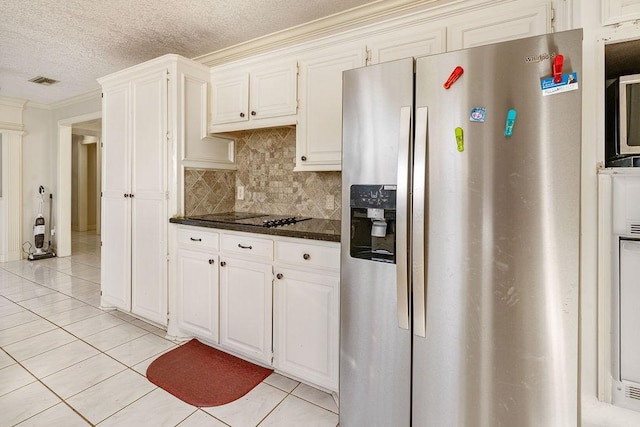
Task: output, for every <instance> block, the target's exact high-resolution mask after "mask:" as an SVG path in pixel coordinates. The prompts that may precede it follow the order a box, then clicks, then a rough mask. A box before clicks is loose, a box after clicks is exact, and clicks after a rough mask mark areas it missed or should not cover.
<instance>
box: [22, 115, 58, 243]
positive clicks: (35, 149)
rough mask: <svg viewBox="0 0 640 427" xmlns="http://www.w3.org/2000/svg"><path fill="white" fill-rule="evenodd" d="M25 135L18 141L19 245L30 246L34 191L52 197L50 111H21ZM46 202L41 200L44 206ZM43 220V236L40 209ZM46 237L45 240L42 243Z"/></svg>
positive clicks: (33, 213)
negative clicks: (20, 240)
mask: <svg viewBox="0 0 640 427" xmlns="http://www.w3.org/2000/svg"><path fill="white" fill-rule="evenodd" d="M23 117H24V129H25V135H24V136H23V139H22V141H23V142H22V236H23V239H22V241H23V242H31V244H32V245H33V244H34V242H33V222H34V220H35V217H36V215H37V213H38V187H39V186H40V185H43V186H44V187H45V191H46V192H47V194H48V193H49V192H53V197H54V198H55V197H56V194H55V187H56V182H55V179H54V175H53V174H52V170H53V168H54V167H55V165H54V164H52V163H51V155H52V152H53V151H54V139H53V137H52V134H51V111H50V110H49V109H46V108H33V107H30V106H29V104H27V107H26V108H25V110H24V116H23ZM46 202H48V200H45V203H46ZM43 210H44V213H45V217H46V218H47V232H48V230H49V226H50V223H49V221H48V213H47V212H48V210H47V209H46V205H45V206H43ZM47 241H48V236H45V242H47Z"/></svg>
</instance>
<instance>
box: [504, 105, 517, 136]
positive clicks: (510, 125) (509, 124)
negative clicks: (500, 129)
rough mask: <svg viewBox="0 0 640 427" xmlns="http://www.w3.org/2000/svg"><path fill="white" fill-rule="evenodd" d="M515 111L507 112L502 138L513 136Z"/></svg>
mask: <svg viewBox="0 0 640 427" xmlns="http://www.w3.org/2000/svg"><path fill="white" fill-rule="evenodd" d="M517 114H518V113H517V112H516V110H509V112H508V113H507V124H506V126H505V128H504V136H511V135H512V134H513V125H514V123H515V122H516V115H517Z"/></svg>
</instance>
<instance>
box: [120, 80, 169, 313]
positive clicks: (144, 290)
mask: <svg viewBox="0 0 640 427" xmlns="http://www.w3.org/2000/svg"><path fill="white" fill-rule="evenodd" d="M166 76H167V72H166V70H162V71H158V72H155V73H153V74H150V75H148V76H147V77H143V78H139V79H136V80H134V81H132V83H131V87H132V96H131V115H132V147H131V152H132V166H131V174H132V182H131V194H132V196H130V199H129V200H130V203H131V288H132V298H131V304H132V305H131V311H132V312H133V313H135V314H138V315H140V316H142V317H144V318H145V319H148V320H151V321H153V322H156V323H159V324H161V325H166V324H167V228H168V221H167V218H168V215H167V196H168V194H167V192H166V189H167V77H166Z"/></svg>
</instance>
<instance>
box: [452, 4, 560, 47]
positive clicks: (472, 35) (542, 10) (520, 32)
mask: <svg viewBox="0 0 640 427" xmlns="http://www.w3.org/2000/svg"><path fill="white" fill-rule="evenodd" d="M473 18H474V19H473V20H469V18H459V19H464V21H461V22H455V23H454V22H451V25H450V26H449V28H448V31H447V50H457V49H464V48H469V47H475V46H481V45H486V44H490V43H498V42H502V41H507V40H514V39H519V38H524V37H529V36H536V35H540V34H545V33H548V32H550V31H551V18H550V6H549V4H548V2H540V3H539V4H538V5H537V6H534V7H530V8H522V5H513V6H511V5H506V6H495V7H488V8H486V9H483V10H479V11H477V13H475V14H474V17H473Z"/></svg>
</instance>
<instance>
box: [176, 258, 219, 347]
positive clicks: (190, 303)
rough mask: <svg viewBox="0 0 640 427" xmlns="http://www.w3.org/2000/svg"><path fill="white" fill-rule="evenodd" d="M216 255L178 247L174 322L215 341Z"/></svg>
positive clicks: (186, 329) (216, 333)
mask: <svg viewBox="0 0 640 427" xmlns="http://www.w3.org/2000/svg"><path fill="white" fill-rule="evenodd" d="M218 265H219V261H218V255H216V254H212V253H206V252H196V251H192V250H188V249H181V250H180V255H179V256H178V271H179V276H178V298H179V301H180V311H179V312H178V324H179V326H180V328H181V329H182V330H185V331H189V332H191V333H193V335H198V336H201V337H203V338H206V339H207V341H211V342H218V310H217V308H218Z"/></svg>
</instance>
